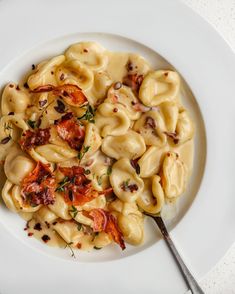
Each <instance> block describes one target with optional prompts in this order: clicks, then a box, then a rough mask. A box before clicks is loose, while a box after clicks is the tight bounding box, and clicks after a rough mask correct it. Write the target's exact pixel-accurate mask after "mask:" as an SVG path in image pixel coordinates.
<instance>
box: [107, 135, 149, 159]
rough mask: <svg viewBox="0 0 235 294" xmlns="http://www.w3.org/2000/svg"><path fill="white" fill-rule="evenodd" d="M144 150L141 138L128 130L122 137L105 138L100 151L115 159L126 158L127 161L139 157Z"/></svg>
mask: <svg viewBox="0 0 235 294" xmlns="http://www.w3.org/2000/svg"><path fill="white" fill-rule="evenodd" d="M145 150H146V146H145V142H144V139H143V137H142V136H141V135H140V134H138V133H136V132H134V131H132V130H128V131H127V133H126V134H125V135H122V136H116V137H114V136H107V137H105V138H104V140H103V143H102V151H103V152H104V153H105V154H106V155H108V156H110V157H113V158H115V159H120V158H122V157H126V158H129V159H136V158H138V157H140V156H141V155H142V154H143V153H144V152H145Z"/></svg>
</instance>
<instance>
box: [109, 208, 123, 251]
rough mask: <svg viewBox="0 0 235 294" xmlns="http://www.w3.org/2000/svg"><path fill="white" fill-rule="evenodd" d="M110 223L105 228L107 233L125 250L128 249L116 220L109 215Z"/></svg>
mask: <svg viewBox="0 0 235 294" xmlns="http://www.w3.org/2000/svg"><path fill="white" fill-rule="evenodd" d="M106 213H107V212H106ZM107 216H108V221H107V225H106V228H105V232H106V233H107V234H109V235H110V237H111V238H112V239H113V241H114V242H116V243H117V244H119V246H120V247H121V248H122V250H124V249H125V248H126V246H125V243H124V239H123V235H122V232H121V231H120V229H119V227H118V224H117V220H116V218H115V217H114V216H113V215H112V214H111V213H107Z"/></svg>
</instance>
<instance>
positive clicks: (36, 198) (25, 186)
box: [21, 161, 55, 206]
mask: <svg viewBox="0 0 235 294" xmlns="http://www.w3.org/2000/svg"><path fill="white" fill-rule="evenodd" d="M54 190H55V177H54V175H53V174H52V172H51V171H50V168H49V165H46V164H43V163H41V162H40V161H39V162H38V163H37V165H36V167H35V169H34V170H33V171H32V172H31V173H30V174H29V175H28V176H27V177H25V178H24V179H23V181H22V190H21V195H22V196H23V197H24V199H25V201H26V202H29V204H30V205H31V206H36V205H39V204H43V205H49V204H53V203H54V202H55V197H54Z"/></svg>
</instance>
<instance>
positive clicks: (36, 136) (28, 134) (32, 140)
mask: <svg viewBox="0 0 235 294" xmlns="http://www.w3.org/2000/svg"><path fill="white" fill-rule="evenodd" d="M49 139H50V128H46V129H37V130H34V131H31V130H27V131H25V132H24V133H23V134H22V137H21V139H20V141H19V144H20V146H21V148H22V149H23V150H30V149H32V148H35V147H36V146H41V145H45V144H48V143H49Z"/></svg>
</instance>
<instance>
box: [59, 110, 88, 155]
mask: <svg viewBox="0 0 235 294" xmlns="http://www.w3.org/2000/svg"><path fill="white" fill-rule="evenodd" d="M56 130H57V133H58V135H59V136H60V138H61V139H63V140H65V141H66V142H67V143H68V144H69V146H70V147H71V148H73V149H75V150H78V151H80V150H81V148H82V145H83V142H84V138H85V127H84V126H83V125H81V124H79V123H78V122H77V121H76V120H75V118H74V117H73V114H72V113H71V112H69V113H67V114H65V115H64V116H62V118H61V120H60V121H56Z"/></svg>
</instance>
